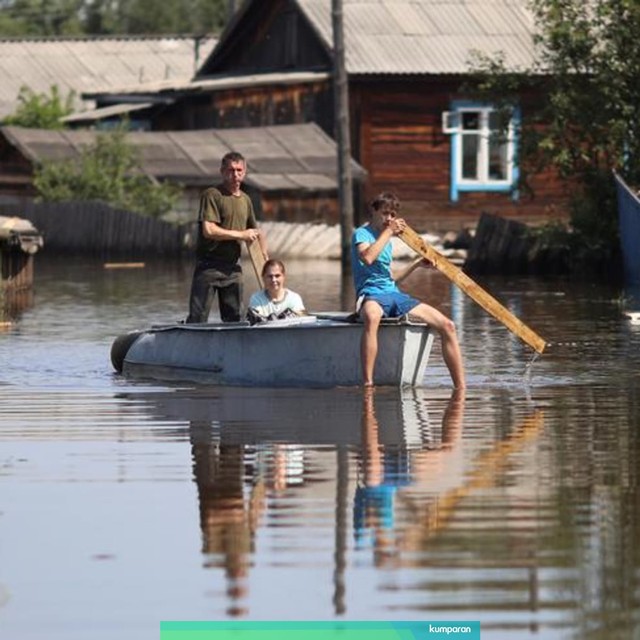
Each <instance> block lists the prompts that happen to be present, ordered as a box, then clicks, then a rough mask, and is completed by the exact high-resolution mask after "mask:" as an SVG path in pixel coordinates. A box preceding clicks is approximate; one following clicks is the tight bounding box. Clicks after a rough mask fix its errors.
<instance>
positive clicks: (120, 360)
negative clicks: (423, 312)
mask: <svg viewBox="0 0 640 640" xmlns="http://www.w3.org/2000/svg"><path fill="white" fill-rule="evenodd" d="M362 328H363V326H362V324H361V323H359V322H352V321H350V316H347V315H346V314H340V313H335V314H322V315H320V314H319V315H318V316H302V317H300V318H292V319H285V320H273V321H270V322H265V323H260V324H256V325H253V326H250V325H249V323H248V322H238V323H203V324H172V325H166V326H157V327H151V328H150V329H147V330H144V331H134V332H132V333H128V334H125V335H122V336H119V337H118V338H116V340H115V341H114V343H113V345H112V348H111V362H112V364H113V366H114V368H115V369H116V371H118V372H121V373H123V374H125V375H126V376H129V377H136V378H151V379H162V380H176V381H185V380H188V381H195V382H203V383H206V384H216V385H230V386H255V387H336V386H355V385H359V384H361V383H362V376H361V371H360V336H361V334H362ZM378 343H379V352H378V358H377V361H376V370H375V382H376V384H378V385H390V386H396V387H402V386H420V385H422V384H423V378H424V373H425V369H426V366H427V361H428V359H429V355H430V352H431V346H432V343H433V334H432V333H431V331H430V330H429V327H428V326H427V325H425V324H416V323H414V322H410V321H408V320H406V319H397V320H387V321H383V323H382V324H381V325H380V329H379V332H378Z"/></svg>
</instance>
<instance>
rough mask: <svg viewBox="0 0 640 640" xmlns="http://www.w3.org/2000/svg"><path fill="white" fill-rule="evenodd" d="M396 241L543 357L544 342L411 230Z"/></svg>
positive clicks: (400, 235) (408, 228)
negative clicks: (413, 252) (399, 240)
mask: <svg viewBox="0 0 640 640" xmlns="http://www.w3.org/2000/svg"><path fill="white" fill-rule="evenodd" d="M398 237H399V238H400V239H401V240H403V241H404V242H405V243H406V244H407V245H409V246H410V247H411V248H412V249H413V250H414V251H416V252H417V253H419V254H420V255H421V256H422V257H423V258H426V259H427V260H429V262H431V264H433V266H434V267H435V268H436V269H437V270H438V271H440V273H443V274H444V275H445V276H447V278H449V280H451V282H453V284H455V285H456V286H457V287H459V288H460V289H462V291H463V292H464V293H466V294H467V295H468V296H469V297H470V298H471V299H472V300H474V301H475V302H477V303H478V304H479V305H480V306H481V307H482V308H483V309H484V310H485V311H488V312H489V313H490V314H491V315H492V316H493V317H494V318H495V319H496V320H499V321H500V322H502V324H503V325H504V326H505V327H507V329H509V330H510V331H511V332H512V333H514V334H515V335H516V336H518V337H519V338H520V339H521V340H523V341H524V342H526V343H527V344H528V345H529V346H530V347H532V348H533V349H535V350H536V351H537V352H538V353H542V352H543V351H544V348H545V346H546V343H545V341H544V340H543V339H542V338H541V337H540V336H539V335H538V334H537V333H535V332H534V331H533V330H531V329H530V328H529V327H528V326H527V325H526V324H524V323H523V322H522V321H521V320H519V319H518V318H516V317H515V316H514V315H513V314H512V313H511V312H510V311H509V310H508V309H507V308H505V307H504V306H502V305H501V304H500V303H499V302H498V301H497V300H496V299H495V298H494V297H493V296H491V295H490V294H489V293H487V292H486V291H485V290H484V289H483V288H482V287H480V285H479V284H478V283H476V282H474V281H473V280H472V279H471V278H470V277H469V276H468V275H467V274H466V273H464V271H462V269H460V268H458V267H456V266H455V265H454V264H452V263H451V262H449V260H447V259H446V258H445V257H444V256H443V255H442V254H441V253H440V252H439V251H437V250H436V249H434V248H433V247H432V246H431V245H430V244H428V243H427V242H425V240H424V239H423V238H422V237H420V236H419V235H418V234H417V233H416V232H415V231H414V230H413V229H412V228H411V227H406V228H405V230H404V231H402V232H401V233H399V234H398Z"/></svg>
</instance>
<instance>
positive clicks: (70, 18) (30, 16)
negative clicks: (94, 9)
mask: <svg viewBox="0 0 640 640" xmlns="http://www.w3.org/2000/svg"><path fill="white" fill-rule="evenodd" d="M84 2H85V0H12V1H6V0H5V2H4V3H3V5H4V6H3V9H2V13H3V15H4V20H1V21H0V28H7V29H9V30H10V33H7V35H34V36H35V35H38V36H60V35H79V34H81V33H82V31H83V29H82V23H81V15H82V6H83V4H84ZM5 25H6V26H5ZM2 33H3V34H4V33H5V32H4V31H2Z"/></svg>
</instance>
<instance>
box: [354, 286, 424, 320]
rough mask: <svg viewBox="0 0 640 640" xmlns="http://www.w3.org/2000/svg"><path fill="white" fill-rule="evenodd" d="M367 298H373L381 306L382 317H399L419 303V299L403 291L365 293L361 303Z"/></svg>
mask: <svg viewBox="0 0 640 640" xmlns="http://www.w3.org/2000/svg"><path fill="white" fill-rule="evenodd" d="M368 300H373V301H374V302H377V303H378V304H379V305H380V306H381V307H382V317H383V318H399V317H400V316H404V315H406V314H407V313H409V311H411V309H413V308H414V307H417V306H418V305H419V304H420V300H416V299H415V298H412V297H411V296H410V295H408V294H406V293H404V291H391V292H390V293H374V294H366V295H365V297H364V300H363V301H362V304H364V303H365V302H367V301H368Z"/></svg>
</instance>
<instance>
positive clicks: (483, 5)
mask: <svg viewBox="0 0 640 640" xmlns="http://www.w3.org/2000/svg"><path fill="white" fill-rule="evenodd" d="M290 4H291V5H292V6H293V7H295V8H296V9H297V11H298V12H299V13H300V14H301V15H302V16H303V18H304V20H306V21H307V23H308V24H309V25H310V27H311V30H312V31H313V32H314V33H315V34H316V35H317V37H318V39H319V41H320V43H321V45H322V47H323V48H324V49H325V50H326V51H327V52H328V53H329V54H330V55H331V52H332V51H333V35H332V34H333V26H332V2H331V0H291V2H290ZM528 4H529V0H343V8H342V9H343V25H344V40H345V64H346V70H347V73H348V74H350V75H361V74H362V75H366V74H463V73H467V72H468V71H469V66H468V64H469V60H470V56H471V53H472V52H473V51H479V52H482V53H484V54H495V53H497V52H501V53H502V54H503V55H504V59H505V63H506V64H507V66H510V67H513V68H528V67H530V66H531V65H532V63H533V60H534V52H535V50H534V42H533V34H534V27H535V24H534V17H533V14H532V12H531V10H530V9H529V8H528ZM270 5H271V9H273V3H271V2H270V1H269V0H248V1H247V2H245V3H244V5H243V6H242V7H241V8H240V10H239V11H238V12H237V13H236V15H235V16H234V18H233V19H232V21H231V22H230V23H229V25H228V27H227V28H226V29H225V31H224V32H223V34H222V35H221V37H220V41H219V43H218V45H217V46H216V48H215V49H214V50H213V51H212V53H211V55H210V56H209V59H208V60H206V61H205V62H204V63H203V65H202V67H201V69H200V72H199V74H198V75H199V77H202V76H206V74H207V69H209V68H216V60H217V58H218V57H221V56H224V55H225V54H226V53H227V52H228V51H229V50H230V49H232V48H234V47H237V46H244V44H242V43H246V37H247V36H246V30H247V25H248V24H250V23H255V22H256V17H255V14H256V12H264V15H265V17H266V16H267V15H268V8H269V7H270ZM263 22H264V21H263ZM265 27H266V28H267V29H268V26H266V25H265V24H263V23H261V26H260V28H261V29H265ZM241 34H242V37H240V35H241ZM231 58H233V56H231ZM214 73H215V72H214Z"/></svg>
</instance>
